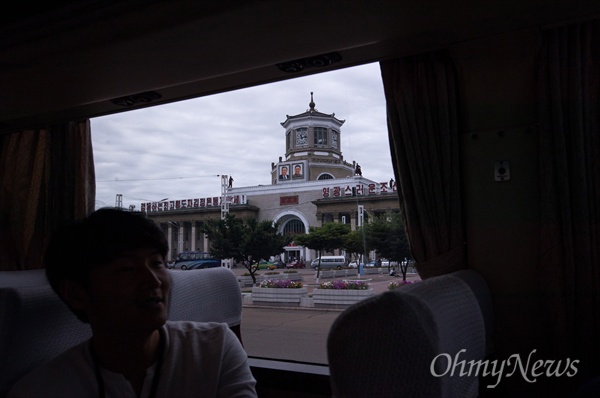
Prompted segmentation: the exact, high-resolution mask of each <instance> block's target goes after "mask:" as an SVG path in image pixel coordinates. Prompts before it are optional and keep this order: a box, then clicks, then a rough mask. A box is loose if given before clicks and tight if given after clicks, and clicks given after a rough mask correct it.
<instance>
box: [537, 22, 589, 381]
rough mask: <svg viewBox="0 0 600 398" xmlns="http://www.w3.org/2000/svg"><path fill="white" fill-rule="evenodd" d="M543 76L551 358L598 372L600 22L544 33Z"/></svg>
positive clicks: (544, 269)
mask: <svg viewBox="0 0 600 398" xmlns="http://www.w3.org/2000/svg"><path fill="white" fill-rule="evenodd" d="M538 76H539V82H538V97H539V101H538V103H539V109H538V118H539V121H540V141H539V147H540V190H541V198H542V206H541V239H540V241H541V243H540V244H541V247H540V264H539V276H540V288H541V290H542V291H543V293H544V303H545V304H546V312H547V313H546V318H547V319H549V320H551V321H549V324H548V325H547V330H548V331H549V333H551V336H552V344H553V347H552V350H553V351H554V352H556V353H557V354H558V355H560V356H563V357H565V356H566V357H571V358H575V359H579V360H581V361H582V362H581V365H582V368H584V369H587V372H589V373H590V374H593V373H600V362H599V361H600V348H599V347H600V342H599V341H598V337H599V336H600V272H599V266H600V256H599V248H600V233H599V230H598V215H599V214H600V195H599V194H600V129H599V127H600V126H599V123H598V117H599V116H598V113H599V112H600V98H599V97H600V84H599V81H600V23H599V22H598V21H595V22H587V23H583V24H577V25H573V26H569V27H563V28H558V29H553V30H550V31H547V32H545V33H544V36H543V44H542V52H541V56H540V62H539V73H538ZM582 372H584V370H582ZM583 377H585V376H583Z"/></svg>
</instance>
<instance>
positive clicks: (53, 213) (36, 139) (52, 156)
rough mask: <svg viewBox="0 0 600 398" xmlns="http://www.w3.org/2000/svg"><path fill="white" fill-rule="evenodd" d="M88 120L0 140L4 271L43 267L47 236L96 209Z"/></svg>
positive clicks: (0, 239) (1, 259)
mask: <svg viewBox="0 0 600 398" xmlns="http://www.w3.org/2000/svg"><path fill="white" fill-rule="evenodd" d="M95 191H96V186H95V174H94V159H93V155H92V141H91V133H90V122H89V120H84V121H79V122H70V123H67V124H64V125H58V126H52V127H50V128H47V129H40V130H27V131H23V132H19V133H13V134H9V135H6V136H2V137H0V270H3V271H6V270H19V269H34V268H41V267H42V253H43V250H44V248H45V246H46V243H47V240H48V237H49V236H50V235H51V233H52V232H53V231H54V230H55V229H56V228H57V227H59V226H60V225H62V224H64V223H66V222H70V221H73V220H75V219H78V218H81V217H84V216H85V215H86V214H88V213H89V212H91V211H93V209H94V200H95V195H96V192H95Z"/></svg>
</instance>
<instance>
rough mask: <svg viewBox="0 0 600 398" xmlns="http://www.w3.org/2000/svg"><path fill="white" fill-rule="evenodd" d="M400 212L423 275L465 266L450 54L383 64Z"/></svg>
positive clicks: (431, 274) (412, 57) (453, 78)
mask: <svg viewBox="0 0 600 398" xmlns="http://www.w3.org/2000/svg"><path fill="white" fill-rule="evenodd" d="M381 74H382V78H383V84H384V91H385V97H386V104H387V105H386V106H387V120H388V131H389V139H390V148H391V152H392V153H391V155H392V163H393V166H394V173H395V175H396V180H397V183H398V192H399V198H400V199H399V200H400V209H401V212H402V214H403V218H404V222H405V227H406V231H407V236H408V239H409V243H410V248H411V252H412V255H413V258H414V259H415V261H416V266H417V270H418V272H419V275H420V276H421V277H422V278H428V277H431V276H436V275H443V274H446V273H449V272H452V271H456V270H459V269H463V268H466V263H465V248H464V236H463V235H464V233H463V218H462V209H461V206H462V204H461V195H460V161H459V126H458V92H457V90H458V88H457V83H456V82H457V77H456V71H455V69H454V66H453V63H452V60H451V58H450V56H449V54H448V53H447V52H445V51H440V52H435V53H427V54H420V55H416V56H411V57H406V58H402V59H396V60H390V61H384V62H381Z"/></svg>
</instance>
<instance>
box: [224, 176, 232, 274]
mask: <svg viewBox="0 0 600 398" xmlns="http://www.w3.org/2000/svg"><path fill="white" fill-rule="evenodd" d="M227 188H229V176H228V175H226V174H221V220H225V219H226V218H227V215H228V214H229V200H228V199H227ZM232 264H233V259H232V258H230V259H221V267H225V268H229V269H231V265H232Z"/></svg>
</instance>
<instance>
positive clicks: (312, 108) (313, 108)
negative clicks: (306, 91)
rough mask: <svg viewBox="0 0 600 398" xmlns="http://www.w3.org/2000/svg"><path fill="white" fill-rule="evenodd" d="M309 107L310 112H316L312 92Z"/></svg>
mask: <svg viewBox="0 0 600 398" xmlns="http://www.w3.org/2000/svg"><path fill="white" fill-rule="evenodd" d="M308 106H309V107H310V111H311V112H314V110H315V102H314V101H313V92H312V91H311V92H310V103H309V104H308Z"/></svg>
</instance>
